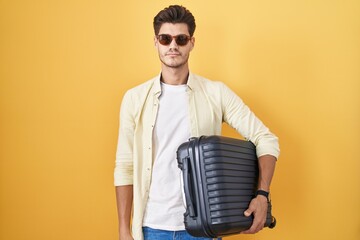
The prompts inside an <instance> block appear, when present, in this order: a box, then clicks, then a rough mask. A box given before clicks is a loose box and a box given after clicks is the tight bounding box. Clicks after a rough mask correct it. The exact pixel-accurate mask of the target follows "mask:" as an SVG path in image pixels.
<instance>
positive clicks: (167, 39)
mask: <svg viewBox="0 0 360 240" xmlns="http://www.w3.org/2000/svg"><path fill="white" fill-rule="evenodd" d="M158 39H159V43H161V44H162V45H169V44H170V43H171V41H172V36H171V35H168V34H161V35H159V36H158Z"/></svg>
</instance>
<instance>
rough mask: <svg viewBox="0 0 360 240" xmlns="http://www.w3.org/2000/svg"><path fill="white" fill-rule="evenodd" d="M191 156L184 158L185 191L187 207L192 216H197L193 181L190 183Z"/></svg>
mask: <svg viewBox="0 0 360 240" xmlns="http://www.w3.org/2000/svg"><path fill="white" fill-rule="evenodd" d="M188 161H189V158H188V157H187V158H184V159H183V160H182V162H183V173H184V191H185V199H186V209H187V211H188V213H189V216H190V217H195V210H194V204H193V200H192V191H191V190H190V188H191V183H190V174H189V171H190V168H189V163H188Z"/></svg>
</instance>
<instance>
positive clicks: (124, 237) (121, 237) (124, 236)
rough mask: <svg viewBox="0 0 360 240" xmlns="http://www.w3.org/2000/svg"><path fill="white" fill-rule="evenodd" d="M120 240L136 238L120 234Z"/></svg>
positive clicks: (127, 234)
mask: <svg viewBox="0 0 360 240" xmlns="http://www.w3.org/2000/svg"><path fill="white" fill-rule="evenodd" d="M119 240H134V238H133V237H132V236H131V234H130V233H124V234H122V233H120V234H119Z"/></svg>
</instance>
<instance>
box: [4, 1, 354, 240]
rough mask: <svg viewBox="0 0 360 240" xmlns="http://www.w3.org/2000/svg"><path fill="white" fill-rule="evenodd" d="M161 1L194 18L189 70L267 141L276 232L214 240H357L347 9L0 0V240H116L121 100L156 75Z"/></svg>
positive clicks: (350, 16)
mask: <svg viewBox="0 0 360 240" xmlns="http://www.w3.org/2000/svg"><path fill="white" fill-rule="evenodd" d="M173 3H178V4H183V5H185V6H187V7H188V8H189V9H190V10H191V11H192V12H193V14H194V15H195V17H196V22H197V27H198V28H197V30H196V32H195V37H196V46H195V49H194V50H193V52H192V56H191V60H190V62H191V70H192V71H193V72H195V73H198V74H200V75H203V76H206V77H208V78H210V79H216V80H221V81H223V82H225V83H226V84H227V85H229V86H230V87H231V88H232V89H233V90H234V91H235V92H237V93H238V94H239V95H240V96H241V97H242V98H243V100H244V101H245V102H246V103H247V104H248V105H249V106H250V107H251V108H252V110H253V111H254V112H255V113H256V114H257V115H258V116H259V117H260V118H261V119H262V120H263V121H264V122H265V123H266V124H267V125H268V126H269V127H270V128H271V130H272V131H273V132H274V133H276V134H277V135H278V136H279V137H280V144H281V150H282V152H281V156H280V159H279V161H278V165H277V170H276V174H275V177H274V181H273V184H272V189H271V190H272V199H273V205H274V209H273V213H274V215H275V216H276V217H277V219H278V226H277V227H276V228H275V229H273V230H269V229H266V230H264V231H262V232H261V233H259V234H256V235H248V236H244V235H241V236H233V237H229V238H226V239H229V240H230V239H245V240H246V239H248V240H249V239H259V240H261V239H266V240H279V239H283V240H288V239H291V240H304V239H307V240H308V239H324V240H325V239H326V240H338V239H346V240H358V239H360V184H359V183H360V173H359V170H360V160H359V154H358V149H359V145H360V131H359V130H360V129H359V127H360V124H359V123H360V2H359V1H358V0H353V1H350V0H339V1H334V0H324V1H316V0H314V1H300V0H299V1H289V0H283V1H281V0H274V1H258V0H257V1H243V0H231V1H230V0H225V1H209V0H199V1H190V0H189V1H164V0H163V1H161V0H151V1H145V0H144V1H139V0H136V1H120V0H118V1H94V0H89V1H85V0H71V1H69V0H62V1H45V0H43V1H40V0H34V1H25V0H24V1H19V0H12V1H0V80H1V81H0V157H1V162H0V239H1V240H25V239H27V240H85V239H86V240H115V239H117V218H116V204H115V196H114V187H113V185H112V184H113V183H112V181H113V175H112V174H113V173H112V172H113V166H114V157H115V150H116V141H117V130H118V112H119V106H120V101H121V98H122V96H123V94H124V92H125V90H126V89H128V88H130V87H133V86H135V85H137V84H139V83H141V82H143V81H145V80H147V79H149V78H151V77H153V76H154V75H156V74H158V73H159V71H160V64H159V60H158V57H157V53H156V51H155V49H154V47H153V30H152V19H153V17H154V15H155V14H156V13H157V12H158V11H159V10H160V9H163V8H164V7H166V6H168V5H169V4H173ZM224 134H225V135H229V136H237V135H236V133H235V132H234V131H233V130H230V129H229V128H225V129H224Z"/></svg>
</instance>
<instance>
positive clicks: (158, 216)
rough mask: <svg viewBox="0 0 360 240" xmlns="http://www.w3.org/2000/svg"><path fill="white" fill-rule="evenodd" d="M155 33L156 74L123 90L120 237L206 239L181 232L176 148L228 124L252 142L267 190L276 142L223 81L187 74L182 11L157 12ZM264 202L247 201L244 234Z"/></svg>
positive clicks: (256, 225) (258, 220)
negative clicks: (158, 64) (158, 65)
mask: <svg viewBox="0 0 360 240" xmlns="http://www.w3.org/2000/svg"><path fill="white" fill-rule="evenodd" d="M154 31H155V37H154V43H155V47H156V48H157V50H158V54H159V58H160V61H161V74H159V76H157V77H155V78H153V79H151V80H149V81H147V82H145V83H143V84H141V85H139V86H137V87H135V88H133V89H130V90H129V91H127V92H126V94H125V96H124V98H123V101H122V104H121V110H120V130H119V141H118V149H117V154H116V167H115V173H114V177H115V186H116V196H117V206H118V217H119V234H120V239H121V240H127V239H136V240H142V239H145V240H151V239H164V240H165V239H175V238H174V236H175V237H176V239H184V240H186V239H206V238H194V237H191V236H190V235H189V234H187V233H186V231H184V229H185V227H184V223H183V220H184V219H183V213H184V212H185V207H184V206H183V202H182V190H181V186H180V170H179V169H178V167H177V161H176V149H177V147H178V146H179V145H180V144H181V143H182V142H185V141H187V140H188V138H190V137H194V136H195V137H196V136H201V135H220V134H221V126H222V122H226V123H228V124H229V125H230V126H232V127H233V128H235V129H236V130H237V131H238V132H239V133H240V134H242V135H243V136H244V137H245V138H246V139H248V140H251V141H252V142H253V143H254V144H255V145H256V146H257V155H258V157H259V168H260V177H259V183H258V188H259V190H262V191H265V192H269V189H270V182H271V179H272V176H273V173H274V169H275V162H276V159H277V157H278V155H279V147H278V140H277V137H276V136H274V135H273V134H272V133H271V132H270V131H269V129H268V128H266V127H265V126H264V125H263V124H262V122H261V121H260V120H259V119H257V118H256V116H255V115H254V114H253V113H252V112H251V111H250V110H249V108H248V107H247V106H246V105H245V104H244V103H243V102H242V100H241V99H240V98H239V97H238V96H237V95H236V94H235V93H233V92H232V91H231V90H230V89H229V88H228V87H226V86H225V85H224V84H223V83H221V82H215V81H210V80H207V79H205V78H203V77H200V76H197V75H195V74H193V73H191V72H190V71H189V66H188V59H189V55H190V52H191V50H192V49H193V48H194V44H195V38H194V37H193V34H194V31H195V20H194V17H193V15H192V14H191V13H190V12H189V11H188V10H187V9H186V8H184V7H182V6H178V5H174V6H169V7H168V8H165V9H164V10H162V11H160V12H159V13H158V14H157V15H156V16H155V18H154ZM132 207H133V208H132ZM267 207H268V202H267V198H266V196H264V195H257V196H256V197H255V198H254V199H253V200H252V201H251V203H250V206H249V208H248V209H247V210H246V211H245V213H244V214H245V215H246V216H250V215H254V221H253V225H252V226H251V228H250V229H249V230H247V231H245V232H244V233H256V232H258V231H260V230H261V229H262V228H263V226H264V223H265V219H266V211H267ZM132 211H133V214H132V233H131V230H130V219H131V212H132Z"/></svg>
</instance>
